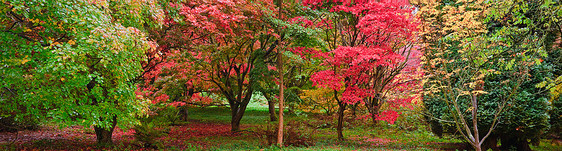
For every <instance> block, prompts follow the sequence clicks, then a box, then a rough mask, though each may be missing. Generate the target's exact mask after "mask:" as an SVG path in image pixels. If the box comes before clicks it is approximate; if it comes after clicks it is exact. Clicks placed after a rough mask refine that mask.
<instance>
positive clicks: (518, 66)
mask: <svg viewBox="0 0 562 151" xmlns="http://www.w3.org/2000/svg"><path fill="white" fill-rule="evenodd" d="M549 5H550V3H548V2H542V1H533V2H528V1H519V0H513V1H481V0H459V1H454V0H452V1H440V2H425V3H422V4H420V6H422V8H421V11H420V13H419V15H420V17H421V18H422V19H423V20H424V23H423V25H422V38H423V40H424V42H426V44H427V45H426V50H425V51H426V52H425V56H424V57H425V66H424V68H425V69H426V71H427V73H428V78H427V82H426V84H425V90H424V91H425V92H426V93H425V96H424V104H425V106H426V108H427V109H428V111H431V112H430V114H433V116H432V119H433V120H439V121H440V123H439V124H436V123H435V122H433V124H432V125H436V126H437V127H435V128H438V127H439V126H441V125H442V126H443V128H445V129H449V128H454V129H456V131H458V132H460V133H461V134H462V136H463V137H464V138H465V139H466V140H467V141H468V142H470V144H471V145H472V146H473V147H474V148H475V149H476V150H483V149H484V150H485V149H487V148H489V147H492V148H493V147H495V146H496V141H497V139H498V137H499V138H501V140H502V147H503V148H505V149H508V148H510V147H517V148H518V149H522V150H525V149H530V148H529V146H528V144H529V142H528V139H531V140H533V139H535V140H536V139H537V138H539V137H540V135H541V134H543V133H544V132H545V130H546V129H547V128H548V127H549V125H548V115H547V114H546V111H547V95H546V94H545V92H546V91H544V90H542V89H538V88H535V86H534V85H535V84H537V83H539V82H540V81H541V80H540V79H544V78H546V77H552V73H549V71H551V70H552V68H553V66H552V65H551V64H549V63H547V62H543V61H542V59H544V58H545V57H546V55H547V53H546V51H545V50H544V46H545V40H546V35H547V33H548V32H550V30H551V29H552V28H551V25H552V23H553V21H555V20H557V19H556V17H555V16H554V15H551V12H552V11H557V10H556V9H553V8H554V7H552V6H549Z"/></svg>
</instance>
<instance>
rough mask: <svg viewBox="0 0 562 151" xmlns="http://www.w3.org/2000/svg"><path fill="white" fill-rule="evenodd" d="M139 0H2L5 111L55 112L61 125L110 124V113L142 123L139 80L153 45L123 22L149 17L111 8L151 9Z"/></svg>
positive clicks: (0, 71) (0, 75) (124, 122)
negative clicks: (131, 0)
mask: <svg viewBox="0 0 562 151" xmlns="http://www.w3.org/2000/svg"><path fill="white" fill-rule="evenodd" d="M141 5H142V6H144V4H142V3H139V4H138V5H129V4H127V3H126V1H112V3H111V4H107V3H106V1H100V2H98V3H96V4H92V3H90V2H88V1H44V0H32V1H28V0H25V1H20V0H10V1H2V5H1V6H0V11H1V13H0V29H1V31H0V37H1V38H0V47H2V48H3V49H2V50H0V54H1V55H0V64H2V66H1V67H0V79H1V81H3V82H2V83H1V85H0V91H1V92H2V94H5V93H11V94H13V95H12V96H11V97H7V98H5V97H2V98H1V99H0V104H1V105H0V108H1V110H2V111H3V112H2V114H3V115H1V116H6V114H11V115H16V116H15V118H16V119H21V118H22V117H26V116H34V117H37V118H41V119H51V118H52V119H53V120H54V121H57V122H58V123H60V124H61V125H62V126H68V125H74V124H79V125H83V126H86V127H88V126H90V125H94V126H99V127H103V128H111V127H112V122H113V117H117V121H118V123H119V125H121V126H130V125H135V124H138V120H137V119H136V117H137V116H139V115H143V114H145V113H144V112H145V111H146V107H147V104H146V103H147V102H144V101H143V100H139V99H137V98H136V96H135V93H134V91H135V90H136V86H135V83H134V79H136V77H137V76H139V75H140V73H141V72H142V67H141V62H142V61H144V60H145V56H144V53H145V51H146V50H148V49H150V48H151V47H150V45H149V42H148V40H147V39H146V37H145V35H144V34H143V33H142V32H141V31H140V30H139V29H137V28H134V27H126V26H131V25H133V24H137V25H140V24H141V23H147V22H146V20H147V19H133V18H139V17H141V16H140V15H136V16H135V15H132V16H131V15H129V16H120V15H127V14H129V13H127V14H125V13H114V12H115V11H117V9H118V10H119V11H127V12H128V11H134V10H143V11H145V10H146V11H149V10H147V9H149V8H147V7H140V6H141ZM150 9H155V8H150ZM120 17H123V18H127V19H126V20H125V19H123V20H120V19H117V20H115V18H120ZM142 20H144V21H142ZM136 21H139V22H136ZM124 25H126V26H124ZM137 27H139V28H140V27H141V26H137Z"/></svg>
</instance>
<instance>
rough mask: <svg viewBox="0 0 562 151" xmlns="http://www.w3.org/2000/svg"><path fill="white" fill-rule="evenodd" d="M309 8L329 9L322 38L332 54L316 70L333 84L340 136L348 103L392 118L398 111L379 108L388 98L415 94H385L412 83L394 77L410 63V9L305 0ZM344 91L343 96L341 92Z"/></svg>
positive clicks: (396, 102)
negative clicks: (388, 95) (322, 67)
mask: <svg viewBox="0 0 562 151" xmlns="http://www.w3.org/2000/svg"><path fill="white" fill-rule="evenodd" d="M303 4H305V5H309V6H310V7H311V8H315V9H320V10H325V11H329V13H326V14H327V15H326V16H327V17H326V19H327V20H329V22H328V23H327V24H326V26H324V30H325V35H323V36H324V41H325V42H326V43H327V44H328V50H329V51H330V52H329V55H326V56H327V58H326V60H325V61H324V65H325V66H326V68H325V69H324V70H322V71H319V72H317V73H315V74H314V75H312V81H313V82H314V83H315V85H317V86H322V87H327V88H330V89H332V90H333V93H334V98H335V100H336V101H337V102H338V106H339V111H338V116H339V117H338V126H337V130H338V138H339V139H343V134H342V127H343V123H342V122H343V113H344V110H345V108H346V106H347V105H348V104H355V103H358V102H362V103H365V105H366V106H367V108H368V109H369V112H370V113H371V115H372V119H373V122H374V123H376V120H386V121H389V122H391V123H392V122H394V120H395V119H396V117H397V116H398V112H396V111H393V110H388V111H385V112H382V113H379V108H380V107H381V106H382V105H383V104H385V103H389V104H393V106H394V107H400V106H403V105H405V104H408V103H409V102H410V101H411V99H412V98H409V97H406V98H396V99H392V100H387V98H386V97H385V95H386V94H387V93H388V92H389V91H393V90H396V89H394V88H395V87H398V86H400V85H405V84H408V83H409V82H404V83H403V82H399V81H400V80H397V79H396V77H397V75H398V74H400V73H401V71H402V70H403V69H404V68H405V67H406V65H407V62H408V60H409V59H410V57H411V55H410V52H411V50H412V49H413V46H414V45H413V44H414V40H415V39H414V38H413V37H414V36H413V33H414V32H415V31H416V30H417V29H416V26H417V24H416V22H415V19H414V18H413V17H412V16H411V10H410V9H402V8H401V7H400V6H399V5H396V4H393V3H379V2H367V1H356V2H350V1H328V2H323V1H317V0H311V1H304V2H303ZM340 95H341V96H340Z"/></svg>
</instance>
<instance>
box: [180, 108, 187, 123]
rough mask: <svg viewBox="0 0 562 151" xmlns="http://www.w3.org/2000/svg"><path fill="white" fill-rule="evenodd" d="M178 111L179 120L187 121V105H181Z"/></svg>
mask: <svg viewBox="0 0 562 151" xmlns="http://www.w3.org/2000/svg"><path fill="white" fill-rule="evenodd" d="M179 112H180V116H181V120H182V121H187V120H188V118H187V117H188V115H189V112H188V111H187V107H186V106H181V107H180V111H179Z"/></svg>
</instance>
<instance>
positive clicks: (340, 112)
mask: <svg viewBox="0 0 562 151" xmlns="http://www.w3.org/2000/svg"><path fill="white" fill-rule="evenodd" d="M346 105H347V104H345V103H344V102H339V101H338V106H339V110H338V126H337V127H336V129H337V131H338V139H339V140H344V138H343V117H344V114H343V113H344V111H345V106H346Z"/></svg>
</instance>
